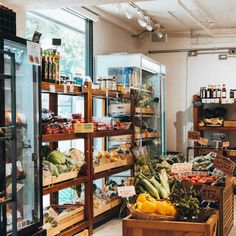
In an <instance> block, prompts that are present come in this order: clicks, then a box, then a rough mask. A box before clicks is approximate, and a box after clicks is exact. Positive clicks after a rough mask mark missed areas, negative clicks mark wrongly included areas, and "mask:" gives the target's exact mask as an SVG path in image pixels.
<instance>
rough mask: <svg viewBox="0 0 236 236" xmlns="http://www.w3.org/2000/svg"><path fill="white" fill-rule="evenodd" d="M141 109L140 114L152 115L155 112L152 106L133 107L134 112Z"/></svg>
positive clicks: (138, 111)
mask: <svg viewBox="0 0 236 236" xmlns="http://www.w3.org/2000/svg"><path fill="white" fill-rule="evenodd" d="M141 111H142V114H150V115H154V114H155V109H154V108H142V109H141V108H139V107H136V108H135V112H136V113H141Z"/></svg>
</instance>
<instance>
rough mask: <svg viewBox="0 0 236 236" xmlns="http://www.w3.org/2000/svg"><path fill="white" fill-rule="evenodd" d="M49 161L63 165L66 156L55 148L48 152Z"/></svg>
mask: <svg viewBox="0 0 236 236" xmlns="http://www.w3.org/2000/svg"><path fill="white" fill-rule="evenodd" d="M47 161H50V162H52V163H53V164H54V165H61V164H65V162H66V157H65V155H64V154H63V153H61V152H59V151H57V150H54V151H52V152H50V153H49V154H48V156H47Z"/></svg>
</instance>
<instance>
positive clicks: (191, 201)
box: [170, 179, 200, 221]
mask: <svg viewBox="0 0 236 236" xmlns="http://www.w3.org/2000/svg"><path fill="white" fill-rule="evenodd" d="M170 200H171V202H172V203H173V205H174V207H175V208H176V210H177V219H178V220H180V221H197V219H198V214H199V213H200V202H199V200H198V199H197V193H196V191H195V190H194V188H193V186H190V187H189V186H186V187H185V186H184V185H183V182H182V181H180V180H177V179H174V180H173V183H172V189H171V195H170Z"/></svg>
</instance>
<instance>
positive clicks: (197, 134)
mask: <svg viewBox="0 0 236 236" xmlns="http://www.w3.org/2000/svg"><path fill="white" fill-rule="evenodd" d="M200 136H201V133H200V132H199V131H188V140H194V141H198V139H199V138H200Z"/></svg>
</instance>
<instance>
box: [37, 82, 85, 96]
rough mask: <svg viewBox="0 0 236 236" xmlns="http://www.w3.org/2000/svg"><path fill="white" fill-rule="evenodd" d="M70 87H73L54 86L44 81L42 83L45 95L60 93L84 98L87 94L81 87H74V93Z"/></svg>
mask: <svg viewBox="0 0 236 236" xmlns="http://www.w3.org/2000/svg"><path fill="white" fill-rule="evenodd" d="M65 87H66V89H65ZM70 87H71V86H70V85H63V84H54V83H50V82H44V81H42V83H41V88H42V92H43V93H58V94H63V95H70V96H83V95H84V94H85V92H82V91H81V87H79V86H73V92H70ZM64 89H65V90H64Z"/></svg>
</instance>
